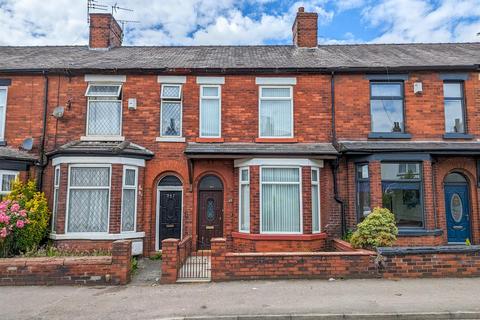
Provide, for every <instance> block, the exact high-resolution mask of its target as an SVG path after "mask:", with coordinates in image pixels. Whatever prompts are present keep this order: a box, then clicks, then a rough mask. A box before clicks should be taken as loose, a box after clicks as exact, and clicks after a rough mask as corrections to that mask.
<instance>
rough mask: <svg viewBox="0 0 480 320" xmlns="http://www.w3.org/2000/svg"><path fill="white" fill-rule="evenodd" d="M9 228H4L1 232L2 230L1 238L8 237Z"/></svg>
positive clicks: (0, 232)
mask: <svg viewBox="0 0 480 320" xmlns="http://www.w3.org/2000/svg"><path fill="white" fill-rule="evenodd" d="M7 234H8V233H7V228H5V227H3V228H2V229H1V230H0V237H1V238H6V237H7Z"/></svg>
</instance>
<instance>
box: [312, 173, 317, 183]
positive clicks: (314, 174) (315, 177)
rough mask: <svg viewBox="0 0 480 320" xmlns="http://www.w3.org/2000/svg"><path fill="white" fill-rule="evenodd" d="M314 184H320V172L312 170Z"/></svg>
mask: <svg viewBox="0 0 480 320" xmlns="http://www.w3.org/2000/svg"><path fill="white" fill-rule="evenodd" d="M312 182H318V170H312Z"/></svg>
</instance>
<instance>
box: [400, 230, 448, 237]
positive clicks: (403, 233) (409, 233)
mask: <svg viewBox="0 0 480 320" xmlns="http://www.w3.org/2000/svg"><path fill="white" fill-rule="evenodd" d="M442 234H443V230H442V229H435V230H425V229H402V228H399V229H398V236H399V237H424V236H441V235H442Z"/></svg>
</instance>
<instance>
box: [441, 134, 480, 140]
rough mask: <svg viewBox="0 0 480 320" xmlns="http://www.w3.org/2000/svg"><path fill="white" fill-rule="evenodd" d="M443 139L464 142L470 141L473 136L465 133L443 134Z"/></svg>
mask: <svg viewBox="0 0 480 320" xmlns="http://www.w3.org/2000/svg"><path fill="white" fill-rule="evenodd" d="M443 139H464V140H472V139H473V135H472V134H467V133H445V134H444V135H443Z"/></svg>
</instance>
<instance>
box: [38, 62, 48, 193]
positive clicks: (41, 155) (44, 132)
mask: <svg viewBox="0 0 480 320" xmlns="http://www.w3.org/2000/svg"><path fill="white" fill-rule="evenodd" d="M43 77H44V83H45V84H44V90H45V91H44V97H43V126H42V136H41V138H40V148H39V152H38V155H39V159H40V161H39V164H38V166H37V167H38V171H37V189H38V190H42V187H43V172H44V171H45V167H46V165H47V161H46V160H45V138H46V136H47V113H48V72H47V71H45V70H44V71H43Z"/></svg>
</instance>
